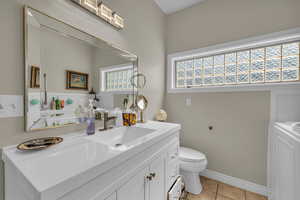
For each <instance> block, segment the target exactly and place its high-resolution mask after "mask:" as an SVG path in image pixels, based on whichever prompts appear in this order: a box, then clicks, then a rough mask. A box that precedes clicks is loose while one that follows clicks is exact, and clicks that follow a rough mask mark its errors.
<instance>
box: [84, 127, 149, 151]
mask: <svg viewBox="0 0 300 200" xmlns="http://www.w3.org/2000/svg"><path fill="white" fill-rule="evenodd" d="M154 131H155V130H154V129H149V128H140V127H120V128H114V129H110V130H107V131H102V132H101V131H99V132H97V133H96V134H95V135H93V136H91V137H89V138H88V140H92V141H94V142H98V143H101V144H106V145H109V146H111V147H122V146H123V147H129V146H133V145H135V144H139V143H141V142H142V141H143V139H146V138H147V137H145V136H147V135H149V134H151V133H153V132H154Z"/></svg>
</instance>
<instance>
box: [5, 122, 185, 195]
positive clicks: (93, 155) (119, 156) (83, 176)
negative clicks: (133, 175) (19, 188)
mask: <svg viewBox="0 0 300 200" xmlns="http://www.w3.org/2000/svg"><path fill="white" fill-rule="evenodd" d="M135 127H139V128H144V129H148V130H150V129H151V130H152V132H151V133H150V134H147V135H145V136H141V137H139V138H138V139H136V140H134V142H132V143H130V144H129V143H128V145H123V146H119V147H115V146H112V145H105V144H104V143H103V144H102V143H101V141H100V140H101V139H100V138H99V137H97V135H98V134H99V135H98V136H100V135H101V134H106V133H105V132H97V133H96V134H95V135H93V136H87V135H86V134H84V133H83V132H81V133H70V134H67V135H65V136H62V137H63V138H64V141H63V142H62V143H61V144H58V145H55V146H53V147H51V148H49V149H46V150H42V151H33V152H22V151H19V150H17V149H16V146H9V147H5V148H3V153H2V159H3V161H4V162H11V163H12V164H13V165H14V166H15V167H16V168H17V169H18V171H20V172H21V173H22V175H23V176H24V177H25V178H26V179H27V180H28V182H29V183H30V184H31V185H32V186H33V187H34V189H35V190H36V191H37V192H39V193H43V192H45V191H47V190H53V188H54V187H60V186H62V185H63V184H65V183H72V184H73V185H74V187H76V185H78V184H80V183H82V184H83V183H85V182H87V181H89V180H91V179H92V178H94V177H96V176H99V175H100V174H102V173H104V172H105V171H107V170H109V169H110V168H113V167H115V166H117V165H119V164H120V163H122V162H124V161H125V160H126V159H128V158H130V157H131V156H133V155H135V154H136V153H138V152H141V151H143V150H144V149H146V148H148V147H149V146H151V145H153V144H155V143H157V142H159V141H160V140H161V139H162V138H164V137H167V136H168V135H170V134H172V133H174V132H175V131H179V130H180V128H181V126H180V125H179V124H171V123H162V122H154V121H149V122H147V123H145V124H137V125H136V126H135ZM116 129H118V128H116ZM112 130H114V129H112ZM37 137H38V135H37ZM105 137H107V138H109V137H110V134H109V133H107V135H106V136H105ZM111 137H113V135H112V136H111ZM101 138H102V136H101ZM75 183H76V184H75ZM72 184H71V185H72ZM69 185H70V184H69Z"/></svg>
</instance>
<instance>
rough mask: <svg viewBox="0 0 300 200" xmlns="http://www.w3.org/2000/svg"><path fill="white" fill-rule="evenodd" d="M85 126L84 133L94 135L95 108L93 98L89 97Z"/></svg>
mask: <svg viewBox="0 0 300 200" xmlns="http://www.w3.org/2000/svg"><path fill="white" fill-rule="evenodd" d="M86 122H87V128H86V134H87V135H94V134H95V130H96V129H95V110H94V106H93V100H92V99H89V106H88V110H87V119H86Z"/></svg>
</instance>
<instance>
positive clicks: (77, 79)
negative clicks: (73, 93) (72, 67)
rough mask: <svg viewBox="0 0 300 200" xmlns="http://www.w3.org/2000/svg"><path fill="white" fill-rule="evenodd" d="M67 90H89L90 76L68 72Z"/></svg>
mask: <svg viewBox="0 0 300 200" xmlns="http://www.w3.org/2000/svg"><path fill="white" fill-rule="evenodd" d="M66 75H67V77H66V80H67V81H66V88H67V89H74V90H88V89H89V74H86V73H82V72H75V71H69V70H67V71H66Z"/></svg>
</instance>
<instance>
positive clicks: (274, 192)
mask: <svg viewBox="0 0 300 200" xmlns="http://www.w3.org/2000/svg"><path fill="white" fill-rule="evenodd" d="M269 138H270V141H269V142H270V151H269V155H268V156H269V166H270V167H269V170H270V171H269V173H268V175H269V177H268V180H269V191H270V194H269V199H270V200H299V197H300V190H299V189H300V132H299V131H297V128H296V130H295V123H292V122H286V123H275V124H274V126H273V127H272V130H271V131H270V137H269Z"/></svg>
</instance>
